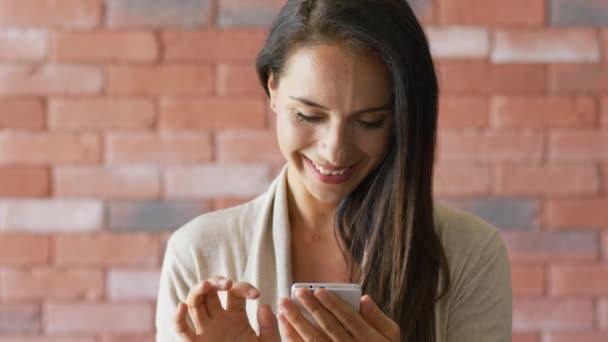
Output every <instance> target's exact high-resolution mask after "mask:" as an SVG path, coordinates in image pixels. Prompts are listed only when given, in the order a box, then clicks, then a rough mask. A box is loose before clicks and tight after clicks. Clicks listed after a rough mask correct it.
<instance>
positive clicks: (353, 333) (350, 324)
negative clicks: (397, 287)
mask: <svg viewBox="0 0 608 342" xmlns="http://www.w3.org/2000/svg"><path fill="white" fill-rule="evenodd" d="M296 298H298V301H299V302H300V303H301V304H302V305H303V306H304V307H305V308H306V309H307V310H308V311H309V312H310V313H311V315H312V316H313V317H314V318H315V320H316V321H317V323H318V324H319V326H320V329H319V328H316V327H315V326H314V325H312V324H311V323H310V322H309V321H308V320H307V319H306V318H305V317H304V316H303V315H302V314H301V313H300V311H299V310H298V308H297V307H296V305H295V303H293V302H292V301H291V300H290V299H287V298H283V299H281V300H280V301H279V307H280V308H281V312H280V313H279V322H280V324H281V328H282V330H283V333H284V334H285V336H286V337H287V338H288V339H289V340H290V341H391V342H398V341H400V338H401V336H400V329H399V325H397V323H395V322H394V321H393V320H391V319H390V318H389V317H388V316H386V315H385V314H384V313H383V312H382V310H380V308H379V307H378V306H377V305H376V304H375V303H374V302H373V301H372V299H371V297H370V296H367V295H365V296H363V297H362V298H361V313H359V312H357V311H355V310H354V309H353V308H352V307H351V306H350V305H349V304H347V303H345V302H344V301H342V300H340V298H338V297H337V296H336V295H334V294H333V293H331V292H330V291H327V290H323V289H318V290H315V291H314V293H313V292H310V291H308V290H306V289H299V290H298V291H297V292H296Z"/></svg>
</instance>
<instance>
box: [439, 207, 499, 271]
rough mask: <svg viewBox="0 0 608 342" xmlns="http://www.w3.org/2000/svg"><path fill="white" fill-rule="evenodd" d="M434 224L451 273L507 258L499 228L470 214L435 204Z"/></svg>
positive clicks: (474, 268) (473, 268) (474, 269)
mask: <svg viewBox="0 0 608 342" xmlns="http://www.w3.org/2000/svg"><path fill="white" fill-rule="evenodd" d="M435 227H436V230H437V233H438V235H439V238H440V240H441V242H442V245H443V248H444V251H445V254H446V257H447V259H448V264H449V266H450V273H451V274H452V275H453V276H458V275H462V274H463V273H473V272H475V271H476V270H478V268H480V267H483V265H484V264H487V263H488V262H492V261H493V260H494V259H496V258H502V259H506V258H507V251H506V247H505V244H504V241H503V239H502V235H501V234H500V230H499V229H498V228H497V227H495V226H493V225H491V224H490V223H488V222H486V221H484V220H482V219H481V218H479V217H477V216H474V215H472V214H470V213H467V212H464V211H461V210H458V209H454V208H449V207H447V206H444V205H441V204H435Z"/></svg>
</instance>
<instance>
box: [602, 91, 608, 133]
mask: <svg viewBox="0 0 608 342" xmlns="http://www.w3.org/2000/svg"><path fill="white" fill-rule="evenodd" d="M600 115H601V118H600V122H601V126H602V127H606V128H608V96H604V97H603V98H602V100H601V108H600Z"/></svg>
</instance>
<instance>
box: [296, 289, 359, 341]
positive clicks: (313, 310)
mask: <svg viewBox="0 0 608 342" xmlns="http://www.w3.org/2000/svg"><path fill="white" fill-rule="evenodd" d="M296 298H298V301H299V302H300V303H301V304H302V306H304V308H305V309H306V310H308V312H310V314H311V315H312V316H313V317H314V319H315V320H316V321H317V323H318V324H319V326H320V327H321V328H322V329H323V330H324V331H325V334H326V335H327V336H329V337H330V338H331V339H332V340H334V341H336V340H337V341H347V340H352V339H353V337H352V336H351V335H350V334H349V333H348V332H347V331H346V330H345V329H344V327H343V326H342V324H340V322H338V320H337V319H336V318H335V317H334V315H333V314H332V313H330V312H329V311H327V309H325V307H323V305H321V303H319V302H318V301H317V299H316V298H315V297H314V296H313V295H312V293H311V292H310V291H309V290H307V289H298V290H297V291H296Z"/></svg>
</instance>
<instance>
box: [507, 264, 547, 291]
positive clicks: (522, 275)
mask: <svg viewBox="0 0 608 342" xmlns="http://www.w3.org/2000/svg"><path fill="white" fill-rule="evenodd" d="M511 282H512V286H513V295H514V296H542V295H543V294H544V293H545V270H544V267H543V266H541V265H511Z"/></svg>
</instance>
